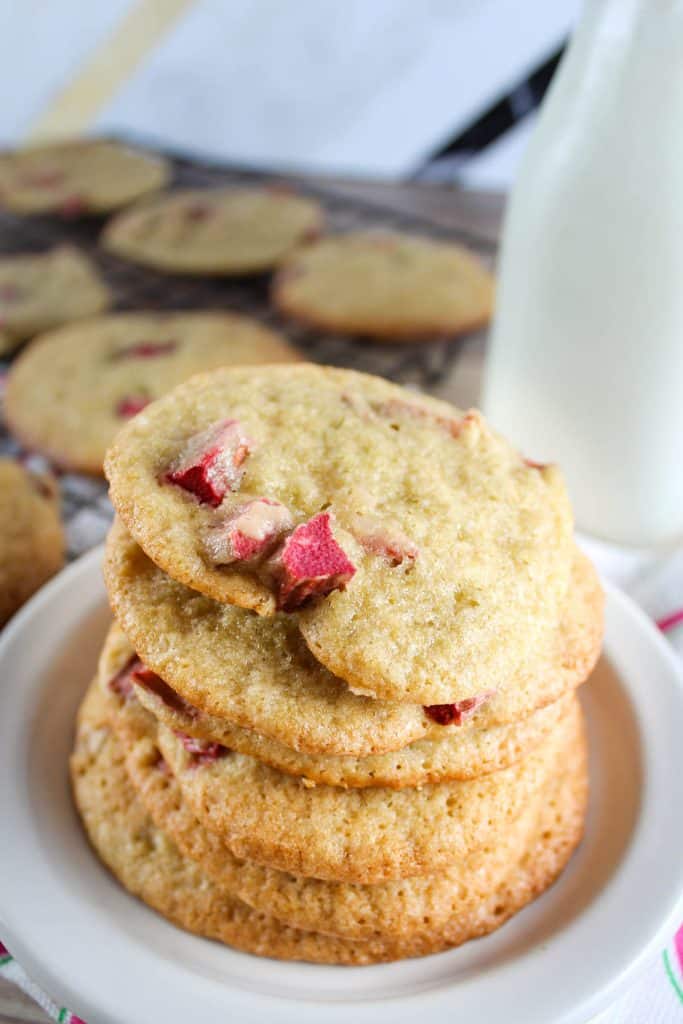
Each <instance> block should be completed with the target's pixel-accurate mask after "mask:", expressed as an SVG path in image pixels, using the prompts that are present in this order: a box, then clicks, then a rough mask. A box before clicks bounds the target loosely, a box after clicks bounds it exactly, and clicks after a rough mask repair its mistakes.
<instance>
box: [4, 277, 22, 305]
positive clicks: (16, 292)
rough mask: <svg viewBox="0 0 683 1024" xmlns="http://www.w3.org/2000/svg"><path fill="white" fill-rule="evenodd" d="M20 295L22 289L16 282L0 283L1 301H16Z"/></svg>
mask: <svg viewBox="0 0 683 1024" xmlns="http://www.w3.org/2000/svg"><path fill="white" fill-rule="evenodd" d="M20 297H21V291H20V289H19V287H18V286H17V285H16V284H13V283H11V282H8V283H7V284H0V302H7V303H9V302H16V301H17V299H19V298H20Z"/></svg>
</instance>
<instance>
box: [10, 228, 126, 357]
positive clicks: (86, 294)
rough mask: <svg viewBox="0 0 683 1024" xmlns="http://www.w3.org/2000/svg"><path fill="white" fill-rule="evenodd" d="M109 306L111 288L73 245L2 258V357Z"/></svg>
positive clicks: (89, 261)
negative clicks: (38, 336)
mask: <svg viewBox="0 0 683 1024" xmlns="http://www.w3.org/2000/svg"><path fill="white" fill-rule="evenodd" d="M109 304H110V294H109V289H108V288H107V286H106V285H105V283H104V281H103V280H102V279H101V277H100V275H99V273H98V271H97V269H96V267H95V265H94V264H93V263H92V262H91V260H89V259H88V257H87V256H86V255H85V254H84V253H82V252H81V251H80V250H79V249H77V248H76V247H75V246H73V245H60V246H57V248H55V249H52V250H50V251H49V252H44V253H30V254H26V255H22V256H11V257H9V258H6V259H0V355H2V354H4V353H5V352H11V351H12V349H14V348H16V346H17V345H18V344H19V343H20V342H22V341H24V340H25V339H26V338H30V337H32V336H33V335H34V334H38V333H39V332H40V331H47V330H50V328H52V327H59V326H61V325H62V324H64V323H68V322H69V321H70V320H79V319H80V318H81V317H85V316H93V315H94V314H95V313H101V312H103V311H104V310H105V309H106V308H107V307H108V306H109Z"/></svg>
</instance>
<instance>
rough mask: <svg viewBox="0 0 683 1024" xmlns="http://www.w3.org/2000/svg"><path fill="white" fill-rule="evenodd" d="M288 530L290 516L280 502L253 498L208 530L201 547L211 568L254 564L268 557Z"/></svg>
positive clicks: (290, 525) (290, 523) (290, 521)
mask: <svg viewBox="0 0 683 1024" xmlns="http://www.w3.org/2000/svg"><path fill="white" fill-rule="evenodd" d="M291 528H292V517H291V514H290V512H289V509H288V508H286V507H285V506H284V505H283V504H282V503H281V502H279V501H272V500H271V499H270V498H254V499H253V501H248V502H246V504H244V505H240V506H238V507H237V508H236V509H233V511H232V512H230V514H229V515H228V516H226V518H225V519H224V520H223V521H222V522H220V523H216V524H215V525H213V526H211V527H209V529H208V530H207V533H206V536H205V540H204V546H205V548H206V551H207V553H208V555H209V557H210V559H211V561H212V562H214V564H215V565H230V564H232V563H233V562H255V561H258V560H259V559H261V558H265V557H266V555H269V554H270V553H271V551H273V550H274V549H275V547H276V546H277V545H278V544H279V543H280V541H281V540H282V538H283V536H284V534H285V533H286V532H287V531H288V530H290V529H291Z"/></svg>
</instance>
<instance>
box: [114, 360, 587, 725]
mask: <svg viewBox="0 0 683 1024" xmlns="http://www.w3.org/2000/svg"><path fill="white" fill-rule="evenodd" d="M106 472H107V476H108V479H109V481H110V484H111V492H110V493H111V498H112V501H113V503H114V506H115V508H116V510H117V512H118V513H119V515H120V516H121V518H122V519H123V521H124V523H125V524H126V526H127V527H128V529H129V530H130V532H131V533H132V534H133V536H134V537H135V539H136V540H137V542H138V543H139V544H140V545H141V547H142V548H143V549H144V550H145V552H146V553H147V554H148V555H149V556H150V558H152V559H153V561H155V562H156V563H157V565H159V566H160V567H161V568H163V569H164V570H165V571H166V572H168V573H169V574H170V575H172V576H173V577H174V578H176V579H178V580H180V581H181V582H183V583H186V584H187V585H189V586H191V587H193V588H195V589H197V590H201V591H203V592H205V593H207V594H209V596H212V597H214V598H216V599H217V600H220V601H226V602H229V603H234V604H239V605H242V606H244V607H249V608H253V609H255V610H256V611H258V612H260V613H261V614H272V612H273V611H274V610H275V609H276V608H277V607H279V608H281V609H283V610H285V611H288V612H295V613H296V614H297V615H298V621H299V627H300V629H301V630H302V633H303V635H304V638H305V640H306V642H307V644H308V645H309V647H310V648H311V650H312V651H313V653H314V654H315V657H316V658H317V659H318V660H319V661H320V662H322V663H323V664H324V665H326V667H327V668H329V669H330V670H331V671H332V672H334V673H335V675H338V676H340V677H341V678H342V679H345V680H346V681H347V682H348V684H349V686H350V687H351V689H353V690H354V691H355V692H356V693H364V694H368V695H370V696H374V697H376V698H379V699H382V700H396V701H405V702H407V703H423V704H428V705H434V704H445V703H453V702H460V701H463V700H471V699H475V698H476V699H483V698H486V697H490V696H491V695H492V693H494V692H495V691H496V690H497V689H498V687H499V685H500V680H501V679H510V680H512V679H514V677H515V674H516V673H518V672H524V673H527V672H530V671H533V670H534V668H535V666H536V665H537V664H538V660H539V658H541V657H544V656H545V655H546V653H547V651H548V649H549V645H552V644H553V642H554V637H555V636H556V631H557V627H558V625H559V621H560V616H561V612H562V607H563V604H564V601H565V599H566V594H567V588H568V584H569V577H570V570H571V563H572V558H573V545H572V522H571V512H570V508H569V503H568V500H567V496H566V492H565V488H564V484H563V482H562V478H561V476H560V474H559V472H558V471H557V470H555V469H554V468H552V467H544V468H537V467H534V466H531V465H529V464H528V463H527V462H526V461H525V460H524V459H523V458H522V457H521V456H520V455H519V453H518V452H517V451H515V450H514V449H513V448H512V447H511V446H510V445H509V444H508V443H507V442H506V441H504V440H503V439H502V438H501V437H499V436H498V435H497V434H495V433H494V432H493V431H492V430H491V429H490V428H489V427H488V426H487V424H486V422H485V421H484V419H483V417H482V416H481V415H480V414H479V413H469V414H463V413H461V412H459V411H458V410H456V409H454V408H453V407H452V406H450V405H448V404H446V403H444V402H439V401H437V400H436V399H428V398H426V397H424V396H420V397H417V396H415V395H414V394H411V393H410V392H409V391H406V390H405V389H403V388H401V387H398V386H397V385H394V384H390V383H389V382H387V381H384V380H380V379H379V378H376V377H370V376H367V375H364V374H358V373H354V372H352V371H349V370H337V369H331V368H329V367H320V366H312V365H310V364H301V365H300V366H285V367H275V366H274V367H259V368H249V369H243V368H235V369H230V370H216V371H214V372H213V373H210V374H204V375H200V376H197V377H195V378H194V379H193V380H192V381H190V382H188V383H186V384H185V385H181V386H180V387H179V388H177V389H176V390H175V391H174V392H173V393H172V394H171V395H169V396H167V397H166V398H164V399H161V400H160V401H159V402H157V403H155V404H154V405H152V406H150V407H149V408H147V409H145V410H144V411H143V413H142V414H141V415H140V416H139V417H137V418H136V419H135V420H133V421H132V422H131V423H130V424H129V425H128V426H127V427H125V428H124V429H123V431H122V432H121V433H120V434H119V435H118V437H117V440H116V443H115V444H114V446H113V447H112V448H111V449H110V450H109V452H108V455H107V461H106ZM427 655H428V656H427Z"/></svg>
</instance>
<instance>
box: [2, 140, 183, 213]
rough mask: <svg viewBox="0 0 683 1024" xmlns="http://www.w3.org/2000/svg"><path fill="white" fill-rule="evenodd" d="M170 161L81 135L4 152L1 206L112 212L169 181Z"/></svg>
mask: <svg viewBox="0 0 683 1024" xmlns="http://www.w3.org/2000/svg"><path fill="white" fill-rule="evenodd" d="M169 177H170V165H169V164H168V162H167V161H166V160H164V159H163V158H162V157H159V156H153V155H152V154H150V153H145V152H143V151H142V150H139V149H133V148H131V147H130V146H126V145H124V144H123V143H121V142H107V141H105V140H98V139H93V140H87V139H81V140H77V141H73V142H58V143H50V144H47V145H41V146H32V147H30V148H27V149H16V150H12V151H8V152H5V153H0V205H2V206H4V207H6V208H7V209H9V210H13V211H14V212H15V213H58V214H63V215H65V216H68V217H77V216H86V215H88V214H98V213H106V212H107V211H108V210H115V209H116V208H117V207H119V206H124V205H125V204H126V203H130V202H131V201H132V200H133V199H137V198H139V197H140V196H142V195H144V194H145V193H147V192H153V191H155V190H156V189H158V188H161V187H162V186H163V185H165V184H166V182H167V181H168V179H169Z"/></svg>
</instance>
